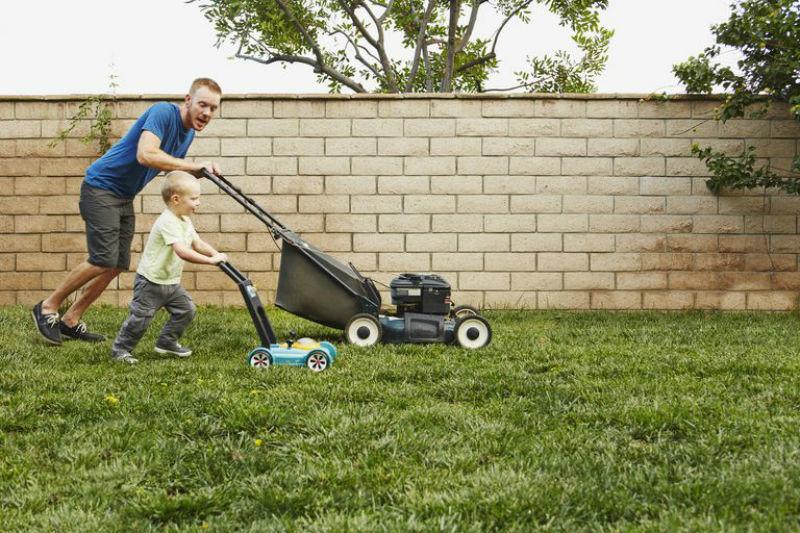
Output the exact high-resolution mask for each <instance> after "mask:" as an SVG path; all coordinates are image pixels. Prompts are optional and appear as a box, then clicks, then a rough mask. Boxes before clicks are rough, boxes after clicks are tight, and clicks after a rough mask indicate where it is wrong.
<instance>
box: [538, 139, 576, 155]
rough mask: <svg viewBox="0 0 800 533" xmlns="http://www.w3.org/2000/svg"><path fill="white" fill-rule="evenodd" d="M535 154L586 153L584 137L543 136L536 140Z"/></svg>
mask: <svg viewBox="0 0 800 533" xmlns="http://www.w3.org/2000/svg"><path fill="white" fill-rule="evenodd" d="M536 155H537V156H562V155H568V156H569V155H571V156H576V155H586V139H566V138H563V137H552V138H550V137H543V138H541V139H537V140H536Z"/></svg>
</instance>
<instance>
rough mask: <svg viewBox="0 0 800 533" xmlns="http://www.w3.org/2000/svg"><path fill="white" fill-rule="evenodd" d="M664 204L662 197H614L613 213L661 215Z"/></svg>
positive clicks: (664, 208) (664, 207)
mask: <svg viewBox="0 0 800 533" xmlns="http://www.w3.org/2000/svg"><path fill="white" fill-rule="evenodd" d="M665 210H666V202H665V200H664V198H662V197H653V196H616V197H614V213H618V214H644V215H646V214H653V213H663V212H664V211H665Z"/></svg>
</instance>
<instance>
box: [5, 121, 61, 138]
mask: <svg viewBox="0 0 800 533" xmlns="http://www.w3.org/2000/svg"><path fill="white" fill-rule="evenodd" d="M39 137H42V123H41V122H40V121H38V120H3V121H0V139H38V138H39ZM53 137H55V135H53Z"/></svg>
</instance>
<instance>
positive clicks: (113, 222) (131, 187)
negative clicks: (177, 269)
mask: <svg viewBox="0 0 800 533" xmlns="http://www.w3.org/2000/svg"><path fill="white" fill-rule="evenodd" d="M221 98H222V90H221V89H220V87H219V85H217V83H216V82H215V81H214V80H212V79H209V78H198V79H196V80H194V82H193V83H192V86H191V88H190V89H189V94H187V95H186V97H185V98H184V102H183V104H182V105H181V106H177V105H175V104H170V103H167V102H159V103H157V104H154V105H153V106H151V107H150V108H149V109H148V110H147V111H145V112H144V114H143V115H142V116H141V117H139V119H138V120H137V121H136V123H135V124H134V125H133V126H132V127H131V129H130V130H128V133H126V134H125V136H124V137H123V138H122V139H120V140H119V142H117V143H116V144H115V145H114V146H113V147H111V149H110V150H109V151H108V152H106V153H105V154H104V155H103V156H102V157H101V158H100V159H98V160H97V161H95V162H94V163H93V164H92V165H91V166H89V168H87V169H86V177H85V179H84V182H83V184H82V186H81V196H80V213H81V217H82V218H83V220H84V222H85V223H86V242H87V247H88V249H89V258H88V259H87V260H86V261H84V262H83V263H81V264H79V265H78V266H76V267H75V268H74V269H73V270H72V271H71V272H70V273H69V274H68V275H67V277H66V279H64V281H63V282H62V283H61V284H60V285H59V286H58V288H56V290H55V291H53V293H52V294H50V296H48V297H47V298H46V299H44V300H42V301H41V302H39V303H38V304H36V305H35V306H34V308H33V319H34V321H35V323H36V327H37V330H38V331H39V333H40V334H41V336H42V338H43V339H44V340H45V341H46V342H48V343H50V344H55V345H60V344H61V340H62V338H69V339H78V340H84V341H90V342H97V341H102V340H105V337H104V336H103V335H100V334H97V333H92V332H91V331H89V330H88V329H87V327H86V324H85V323H83V322H82V321H81V316H83V314H84V313H85V312H86V310H87V309H88V308H89V306H90V305H91V304H92V303H93V302H94V301H95V300H97V298H98V297H99V296H100V295H101V294H102V293H103V291H104V290H105V288H106V287H107V286H108V284H109V283H110V282H111V280H113V279H114V278H115V277H117V276H118V275H119V273H120V272H124V271H126V270H128V268H129V267H130V248H131V241H132V240H133V231H134V224H135V217H134V213H133V198H134V197H135V196H136V194H138V193H139V192H140V191H141V190H142V189H143V188H144V187H145V185H147V183H148V182H150V180H152V179H153V178H154V177H155V176H156V175H157V174H158V173H159V172H160V171H165V172H169V171H172V170H184V171H187V172H190V173H192V174H194V175H195V176H196V177H199V176H200V175H201V172H202V170H203V169H204V168H205V169H207V170H209V171H211V172H214V173H217V174H219V173H220V170H219V167H218V166H217V165H216V164H215V163H212V162H210V161H206V162H202V163H193V162H190V161H187V160H185V159H184V157H186V153H187V152H188V151H189V146H190V145H191V144H192V140H194V135H195V132H196V131H201V130H202V129H203V128H205V127H206V126H207V125H208V123H209V122H210V121H211V119H212V118H213V117H214V114H215V113H216V112H217V109H218V108H219V104H220V99H221ZM87 284H88V285H87ZM84 285H86V288H85V289H84V291H83V293H82V294H81V295H80V297H79V298H78V299H77V300H76V301H75V303H74V304H72V306H71V307H70V308H69V310H67V312H66V313H64V316H63V317H60V318H59V315H58V308H59V307H60V306H61V304H62V302H63V301H64V300H65V299H66V298H67V296H69V295H70V294H71V293H72V292H74V291H76V290H78V289H79V288H81V287H83V286H84Z"/></svg>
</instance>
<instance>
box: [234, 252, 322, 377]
mask: <svg viewBox="0 0 800 533" xmlns="http://www.w3.org/2000/svg"><path fill="white" fill-rule="evenodd" d="M219 267H220V268H221V269H222V271H223V272H225V273H226V274H227V275H228V276H229V277H230V278H231V279H232V280H233V281H235V282H236V284H237V285H238V287H239V290H240V291H241V293H242V296H243V297H244V301H245V304H246V305H247V310H248V311H250V317H251V318H252V319H253V324H254V325H255V327H256V331H257V332H258V337H259V339H260V340H261V346H259V347H258V348H256V349H254V350H253V351H251V352H250V353H249V354H248V356H247V362H248V363H249V364H250V366H252V367H256V368H269V367H270V366H272V365H289V366H306V367H308V368H310V369H311V371H312V372H322V371H323V370H325V369H327V368H328V367H330V366H331V365H332V364H333V360H334V359H335V358H336V348H335V347H334V346H333V344H331V343H329V342H324V341H323V342H316V341H314V340H313V339H308V338H305V339H299V340H297V341H293V340H288V341H286V342H285V343H283V344H278V342H277V339H276V338H275V333H274V332H273V331H272V325H271V324H270V323H269V319H268V318H267V313H266V311H264V306H263V305H262V304H261V299H260V298H259V297H258V294H257V293H256V290H255V287H253V284H252V283H251V282H250V280H249V279H247V278H246V277H245V276H244V275H243V274H242V273H241V272H239V270H237V269H236V267H234V266H233V265H231V264H230V263H225V262H223V263H220V264H219Z"/></svg>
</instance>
